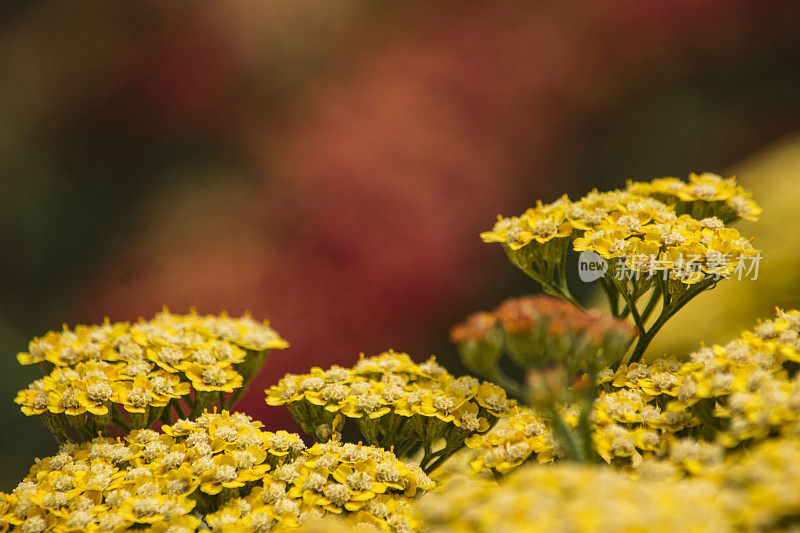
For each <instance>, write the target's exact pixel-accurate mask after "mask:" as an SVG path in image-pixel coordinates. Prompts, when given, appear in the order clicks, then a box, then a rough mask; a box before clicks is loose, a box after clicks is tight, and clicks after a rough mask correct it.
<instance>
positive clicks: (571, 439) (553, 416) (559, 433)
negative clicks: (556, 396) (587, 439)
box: [547, 404, 588, 463]
mask: <svg viewBox="0 0 800 533" xmlns="http://www.w3.org/2000/svg"><path fill="white" fill-rule="evenodd" d="M547 410H548V413H549V414H550V424H551V427H552V429H553V433H555V436H556V438H557V439H558V440H559V441H560V442H561V443H562V444H563V445H564V447H565V448H566V450H567V457H566V458H567V460H568V461H573V462H576V463H586V462H588V458H587V457H586V453H585V449H584V447H583V446H582V445H581V444H580V443H579V442H578V440H577V439H576V438H575V432H573V431H572V430H570V429H569V428H568V427H567V424H566V423H565V422H564V418H563V417H562V416H561V414H560V413H559V412H558V409H557V407H556V405H555V404H551V405H550V406H549V407H548V409H547Z"/></svg>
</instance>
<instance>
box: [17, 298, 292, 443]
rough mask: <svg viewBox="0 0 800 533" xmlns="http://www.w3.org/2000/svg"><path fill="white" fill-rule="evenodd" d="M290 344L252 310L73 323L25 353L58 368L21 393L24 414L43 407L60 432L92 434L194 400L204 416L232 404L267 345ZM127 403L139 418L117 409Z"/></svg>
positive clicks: (140, 422)
mask: <svg viewBox="0 0 800 533" xmlns="http://www.w3.org/2000/svg"><path fill="white" fill-rule="evenodd" d="M286 346H287V344H286V341H284V340H283V339H281V338H280V336H279V335H278V334H277V333H275V332H274V331H273V330H272V329H271V328H269V325H268V323H266V322H264V323H259V322H257V321H255V320H253V319H252V318H251V317H250V316H249V315H245V316H243V317H240V318H231V317H229V316H228V315H226V314H222V315H220V316H213V315H208V316H201V315H198V314H196V313H195V312H194V311H193V312H191V313H189V314H186V315H179V314H173V313H170V312H169V311H166V310H165V311H163V312H161V313H159V314H157V315H156V317H155V318H153V319H151V320H144V319H140V320H139V321H137V322H134V323H129V322H116V323H111V322H110V321H108V320H106V321H105V322H104V323H103V324H100V325H94V326H83V325H79V326H76V327H75V328H74V329H70V328H68V327H66V326H64V328H63V329H62V330H61V331H55V332H54V331H51V332H48V333H47V334H45V335H44V336H42V337H40V338H36V339H34V340H33V341H31V342H30V344H29V351H28V352H26V353H21V354H19V356H18V360H19V361H20V363H22V364H32V363H39V364H41V365H43V368H45V369H46V370H47V371H48V372H50V373H49V375H47V376H46V377H45V378H44V379H43V380H40V381H37V382H34V384H32V386H31V387H29V388H28V389H27V390H24V391H20V393H19V394H18V395H17V399H16V400H17V403H19V404H20V405H21V408H22V410H23V412H24V413H25V414H27V415H34V414H35V415H40V416H42V417H43V420H44V421H45V423H46V424H47V425H48V427H50V428H51V429H52V430H53V431H54V432H55V433H56V435H57V437H58V438H59V439H64V438H66V437H68V432H64V431H62V428H64V427H66V426H67V425H70V426H72V427H73V428H74V429H75V430H76V431H78V432H79V433H80V434H81V436H82V437H83V438H90V437H91V436H94V435H96V434H97V432H105V431H107V430H108V429H109V428H110V427H111V426H115V425H116V426H120V427H123V428H124V427H125V426H126V425H127V424H128V423H131V424H133V425H134V426H135V427H146V426H149V425H150V424H152V423H153V422H155V421H156V420H157V419H160V418H161V419H163V420H165V421H169V420H172V411H173V410H174V411H175V412H176V413H177V414H178V415H182V412H183V407H182V406H183V405H186V404H188V407H189V413H191V414H192V415H193V416H197V415H199V414H200V413H201V412H202V411H203V409H206V408H210V407H212V406H213V405H215V404H218V403H220V402H222V403H223V404H227V403H233V402H234V401H236V400H237V399H238V395H237V394H235V393H236V391H238V390H240V389H241V388H242V387H243V386H244V385H245V384H246V382H247V381H248V380H249V379H250V378H252V377H253V376H254V375H255V373H256V372H257V371H258V369H260V367H261V365H262V364H263V362H264V359H265V357H266V355H267V353H268V351H269V350H270V349H280V348H285V347H286ZM192 392H194V394H190V393H192ZM220 393H222V394H223V395H220ZM224 394H230V396H229V397H226V396H224ZM45 399H46V401H45ZM119 410H123V411H125V412H127V413H128V416H129V417H130V420H128V421H126V420H124V419H121V418H120V417H118V416H117V415H115V414H114V413H115V412H116V411H119Z"/></svg>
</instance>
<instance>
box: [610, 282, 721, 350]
mask: <svg viewBox="0 0 800 533" xmlns="http://www.w3.org/2000/svg"><path fill="white" fill-rule="evenodd" d="M716 284H717V280H715V279H713V278H708V279H705V280H703V281H700V282H698V283H696V284H694V285H692V286H690V287H689V288H688V289H686V291H685V292H684V293H683V294H681V295H680V296H677V297H676V298H675V299H672V297H671V295H670V294H669V291H666V292H664V293H663V294H664V306H663V307H662V309H661V314H659V315H658V318H657V319H656V321H655V322H654V323H653V325H652V326H650V329H648V330H644V329H642V334H641V335H640V336H639V340H638V341H637V342H636V347H635V348H634V350H633V352H632V353H631V355H630V357H628V358H626V360H624V361H623V363H638V362H639V361H640V360H641V359H642V357H643V356H644V352H645V350H646V349H647V346H648V345H649V344H650V342H651V341H652V340H653V337H655V335H656V333H658V332H659V331H660V330H661V328H663V327H664V324H666V323H667V321H668V320H669V319H670V318H672V317H673V315H675V313H677V312H678V311H680V310H681V309H682V308H683V307H684V306H685V305H686V304H687V303H689V301H690V300H691V299H692V298H694V297H695V296H697V295H698V294H700V293H701V292H703V291H705V290H708V289H710V288H712V287H714V285H716Z"/></svg>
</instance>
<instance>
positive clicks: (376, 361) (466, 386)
mask: <svg viewBox="0 0 800 533" xmlns="http://www.w3.org/2000/svg"><path fill="white" fill-rule="evenodd" d="M267 404H269V405H286V406H287V407H288V408H289V412H290V413H291V414H292V416H293V417H294V419H295V420H296V421H297V422H298V424H300V426H301V427H302V428H303V431H305V432H306V433H308V434H309V435H311V436H313V437H315V438H317V439H318V440H323V441H324V440H327V439H329V438H331V436H332V435H337V434H338V433H340V432H341V431H342V429H343V428H344V426H345V423H346V421H347V420H353V421H355V422H356V424H357V427H358V430H359V431H360V433H361V435H362V436H363V438H364V439H365V441H366V442H368V443H370V444H372V445H374V446H380V447H383V448H385V449H391V450H394V452H395V453H396V454H397V455H398V456H400V457H405V456H408V455H410V454H412V453H414V452H416V451H417V450H420V449H421V450H422V454H423V455H422V459H421V461H420V465H421V466H422V467H423V469H425V470H426V471H431V470H433V469H434V468H436V466H438V465H440V464H442V463H443V462H444V461H445V460H446V459H447V458H448V457H450V456H451V455H452V454H454V453H455V452H457V451H458V450H460V449H461V448H462V447H463V446H464V441H465V439H466V438H467V437H469V436H470V435H473V434H475V433H481V432H485V431H487V430H488V429H489V428H490V427H491V426H492V425H493V424H494V423H495V421H496V420H497V419H498V418H499V417H503V416H508V415H509V414H511V413H513V410H514V407H515V406H516V402H515V401H514V400H512V399H509V398H508V397H507V396H506V391H505V390H504V389H502V388H501V387H499V386H497V385H494V384H492V383H487V382H484V383H481V382H480V381H479V380H477V379H475V378H473V377H470V376H462V377H459V378H455V377H454V376H452V375H451V374H450V373H449V372H447V371H446V370H445V369H444V367H442V366H441V365H439V364H438V363H436V360H435V359H434V358H431V359H429V360H428V361H427V362H425V363H422V364H417V363H415V362H414V361H413V360H412V359H411V357H409V356H408V354H405V353H398V352H394V351H388V352H384V353H382V354H380V355H376V356H374V357H364V356H363V355H362V357H361V358H360V359H359V361H358V362H357V363H356V365H355V366H353V367H352V368H342V367H338V366H334V367H332V368H329V369H328V370H322V369H321V368H312V369H311V370H310V372H309V373H308V374H301V375H294V374H288V375H286V376H285V377H284V378H283V379H281V381H280V382H279V383H278V384H277V385H275V386H273V387H271V388H270V389H269V390H268V391H267Z"/></svg>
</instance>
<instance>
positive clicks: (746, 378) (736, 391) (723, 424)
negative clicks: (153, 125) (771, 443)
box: [601, 310, 800, 448]
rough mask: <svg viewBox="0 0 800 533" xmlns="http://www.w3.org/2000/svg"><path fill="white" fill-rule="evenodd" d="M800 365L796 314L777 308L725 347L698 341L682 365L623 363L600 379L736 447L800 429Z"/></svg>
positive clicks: (799, 324) (799, 330) (799, 319)
mask: <svg viewBox="0 0 800 533" xmlns="http://www.w3.org/2000/svg"><path fill="white" fill-rule="evenodd" d="M798 363H800V312H798V311H794V310H793V311H788V312H787V311H782V310H778V312H777V316H776V318H775V319H772V320H765V321H762V322H761V323H760V324H759V325H758V326H757V327H756V328H754V329H753V330H752V331H745V332H743V333H742V334H741V335H740V337H738V338H736V339H734V340H732V341H730V342H729V343H727V344H726V345H724V346H720V345H713V346H706V347H702V348H700V349H699V350H697V351H695V352H694V353H692V354H691V356H690V361H688V362H686V363H683V364H680V365H679V364H677V363H676V362H674V361H666V360H659V361H655V362H653V363H652V364H649V365H639V364H632V365H628V366H625V365H623V366H621V367H620V368H619V369H618V370H617V372H616V373H615V374H613V375H612V374H611V373H610V372H609V373H608V374H607V375H606V377H605V378H604V381H607V382H608V383H609V384H610V386H611V388H612V389H616V390H617V391H637V392H638V393H639V394H641V395H642V397H643V398H645V399H646V400H647V401H648V403H649V404H651V405H653V406H654V408H658V407H659V406H662V407H663V410H664V411H666V412H667V414H669V413H680V414H683V413H685V414H687V415H690V416H691V417H692V418H693V419H694V420H693V423H694V424H698V423H702V426H703V428H704V430H705V432H706V433H705V435H704V436H705V437H706V438H707V439H709V440H716V441H717V442H719V443H720V444H723V445H725V446H726V447H729V448H733V447H736V446H739V445H740V444H747V443H751V442H753V441H758V440H763V439H766V438H768V437H773V436H777V435H784V436H793V435H796V434H799V433H800V375H798V373H797V364H798ZM616 394H619V392H617V393H616ZM627 394H630V392H628V393H627ZM601 401H602V397H601ZM616 407H617V408H618V406H616ZM625 409H627V407H626V408H625ZM617 410H618V409H617ZM672 416H677V415H672ZM683 416H686V415H683Z"/></svg>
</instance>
